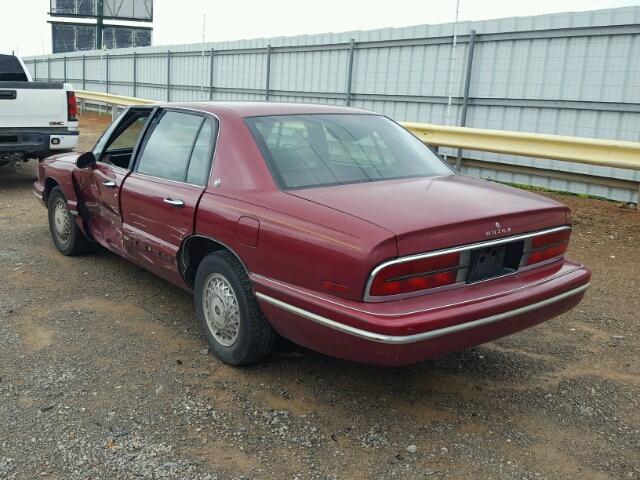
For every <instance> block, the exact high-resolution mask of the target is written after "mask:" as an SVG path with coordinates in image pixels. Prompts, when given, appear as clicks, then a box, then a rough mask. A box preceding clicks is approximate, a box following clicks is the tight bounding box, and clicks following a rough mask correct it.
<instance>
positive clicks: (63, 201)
mask: <svg viewBox="0 0 640 480" xmlns="http://www.w3.org/2000/svg"><path fill="white" fill-rule="evenodd" d="M38 173H39V179H38V181H37V182H36V183H35V185H34V190H35V194H36V196H37V197H38V198H40V199H41V200H42V201H43V202H44V204H45V205H46V206H47V208H48V211H49V226H50V229H51V235H52V236H53V241H54V243H55V245H56V247H57V248H58V250H60V252H62V253H63V254H64V255H76V254H79V253H82V252H85V251H87V250H88V249H89V248H90V247H91V245H92V244H100V245H102V246H103V247H105V248H107V249H109V250H111V251H113V252H115V253H117V254H118V255H121V256H122V257H124V258H126V259H128V260H131V261H132V262H134V263H136V264H137V265H140V266H141V267H143V268H146V269H148V270H150V271H151V272H153V273H155V274H157V275H159V276H161V277H163V278H165V279H167V280H168V281H170V282H172V283H174V284H176V285H178V286H180V287H182V288H184V289H187V290H191V291H193V292H194V294H195V304H196V311H197V315H198V318H199V320H200V322H201V323H202V326H203V329H204V332H205V334H206V337H207V340H208V342H209V344H210V346H211V349H212V350H213V352H214V353H215V354H216V355H217V356H218V357H219V358H220V359H222V360H223V361H225V362H227V363H230V364H233V365H240V364H246V363H250V362H254V361H257V360H259V359H260V358H262V357H264V356H265V355H266V354H268V353H269V351H270V350H271V349H272V347H273V344H274V341H275V339H276V336H277V334H280V335H282V336H284V337H286V338H289V339H290V340H292V341H294V342H296V343H298V344H301V345H304V346H306V347H309V348H311V349H313V350H317V351H319V352H323V353H326V354H328V355H333V356H336V357H341V358H345V359H349V360H354V361H358V362H367V363H373V364H379V365H402V364H408V363H412V362H417V361H420V360H424V359H427V358H431V357H434V356H437V355H442V354H445V353H447V352H451V351H455V350H460V349H463V348H467V347H470V346H473V345H478V344H480V343H483V342H487V341H489V340H493V339H495V338H498V337H502V336H504V335H508V334H510V333H513V332H517V331H519V330H522V329H524V328H527V327H531V326H532V325H535V324H538V323H540V322H543V321H545V320H548V319H550V318H552V317H555V316H556V315H559V314H561V313H563V312H566V311H567V310H569V309H571V308H572V307H574V306H576V305H577V304H578V302H580V300H581V299H582V297H583V295H584V292H585V290H586V289H587V287H588V286H589V278H590V273H589V271H588V270H587V269H586V268H584V267H583V266H582V265H580V264H576V263H573V262H571V261H569V260H566V259H565V258H564V253H565V251H566V249H567V244H568V242H569V236H570V234H571V226H570V214H569V210H568V209H567V207H565V206H563V205H561V204H559V203H556V202H554V201H552V200H549V199H547V198H543V197H540V196H537V195H534V194H532V193H529V192H525V191H522V190H517V189H514V188H509V187H506V186H502V185H497V184H494V183H490V182H487V181H483V180H477V179H473V178H469V177H464V176H460V175H456V174H455V173H454V172H453V171H452V170H451V169H450V168H449V166H448V165H447V164H446V163H445V162H443V161H442V160H441V159H440V158H439V157H438V156H437V155H436V154H435V153H433V152H432V151H431V150H430V149H429V148H428V147H427V146H425V145H424V144H422V143H421V142H420V141H419V140H417V139H416V138H415V137H414V136H413V135H411V134H410V133H408V132H407V131H406V130H404V129H403V128H402V127H400V126H399V125H398V124H396V123H394V122H393V121H392V120H390V119H388V118H386V117H384V116H380V115H376V114H373V113H371V112H367V111H362V110H357V109H351V108H340V107H331V106H317V105H296V104H274V103H255V104H253V103H184V104H166V105H155V106H145V107H134V108H130V109H129V110H127V111H125V112H124V113H123V114H122V115H120V117H119V118H118V119H117V120H116V121H114V122H113V123H112V124H111V126H109V128H108V129H107V131H106V132H105V133H104V134H103V136H102V138H100V140H99V141H98V143H97V144H96V146H95V147H94V148H93V150H92V151H90V152H87V153H83V154H78V153H71V154H63V155H57V156H54V157H50V158H48V159H46V160H45V161H43V162H42V163H41V164H40V167H39V172H38ZM276 332H277V333H276Z"/></svg>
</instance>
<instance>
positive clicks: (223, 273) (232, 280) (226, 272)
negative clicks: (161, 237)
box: [194, 251, 277, 365]
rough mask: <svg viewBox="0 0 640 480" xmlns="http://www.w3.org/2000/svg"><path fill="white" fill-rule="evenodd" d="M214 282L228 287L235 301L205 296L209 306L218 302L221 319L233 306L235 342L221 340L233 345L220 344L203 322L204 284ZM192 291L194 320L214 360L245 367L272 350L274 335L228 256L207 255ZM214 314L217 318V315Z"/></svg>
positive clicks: (245, 280) (242, 272)
mask: <svg viewBox="0 0 640 480" xmlns="http://www.w3.org/2000/svg"><path fill="white" fill-rule="evenodd" d="M216 280H217V281H218V282H219V283H221V284H222V285H223V286H224V288H228V287H230V288H231V290H232V292H233V294H234V295H235V302H234V299H233V298H232V297H230V296H229V295H227V296H225V300H223V299H222V297H220V296H215V298H214V299H212V300H211V298H212V297H211V296H209V298H210V303H211V304H215V302H221V304H220V303H219V304H218V305H220V306H221V307H223V310H224V312H223V314H222V315H221V318H222V319H226V318H227V316H228V315H229V314H228V313H227V312H229V311H230V310H231V309H235V308H236V306H237V310H238V312H239V315H237V317H239V322H238V323H239V328H238V329H237V330H236V331H237V333H236V335H235V340H233V338H228V339H223V340H226V341H227V342H233V343H231V344H228V345H225V344H224V343H221V341H220V340H219V339H217V338H216V336H215V335H214V331H213V329H212V328H213V327H211V326H210V325H209V323H208V322H207V314H206V313H205V305H204V299H205V288H207V284H209V285H211V282H214V281H216ZM224 282H226V284H225V283H224ZM194 290H195V295H194V296H195V303H196V311H197V314H198V320H199V321H200V324H201V325H202V329H203V330H204V333H205V336H206V338H207V342H208V343H209V347H210V348H211V351H212V352H213V354H214V355H215V356H216V357H218V358H219V359H220V360H222V361H223V362H225V363H228V364H230V365H247V364H250V363H255V362H257V361H259V360H261V359H262V358H264V357H265V356H267V355H268V354H269V353H270V352H271V351H272V350H273V346H274V344H275V341H276V338H277V334H276V332H275V331H274V330H273V328H272V327H271V325H270V324H269V322H268V321H267V319H266V317H265V316H264V314H263V313H262V310H260V306H259V305H258V301H257V300H256V297H255V295H254V294H253V291H252V289H251V284H250V282H249V277H248V276H247V272H246V271H245V270H244V268H243V266H242V264H240V262H239V261H238V259H236V258H235V257H234V256H233V255H232V254H231V253H229V252H227V251H220V252H216V253H211V254H209V255H207V256H206V257H205V258H204V259H203V260H202V262H200V265H199V266H198V271H197V273H196V281H195V288H194ZM229 299H230V300H229ZM229 304H231V306H229ZM209 312H210V313H209V314H208V315H209V316H210V317H211V318H213V315H214V314H213V311H212V310H209ZM217 313H218V315H220V312H217ZM222 321H225V320H222ZM218 335H219V333H218Z"/></svg>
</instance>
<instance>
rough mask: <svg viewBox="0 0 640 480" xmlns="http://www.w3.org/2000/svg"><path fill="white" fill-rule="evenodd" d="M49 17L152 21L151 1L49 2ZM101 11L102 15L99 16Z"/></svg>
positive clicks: (71, 0)
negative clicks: (99, 17)
mask: <svg viewBox="0 0 640 480" xmlns="http://www.w3.org/2000/svg"><path fill="white" fill-rule="evenodd" d="M50 2H51V3H50V11H49V14H50V15H51V16H54V17H55V16H58V17H83V18H97V17H98V16H102V18H104V19H106V20H131V21H137V22H151V21H153V0H50ZM101 9H102V15H99V13H100V10H101Z"/></svg>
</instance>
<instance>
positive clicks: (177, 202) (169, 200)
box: [163, 198, 184, 207]
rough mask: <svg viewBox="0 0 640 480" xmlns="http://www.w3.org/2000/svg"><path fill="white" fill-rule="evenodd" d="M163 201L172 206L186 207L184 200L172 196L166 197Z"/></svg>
mask: <svg viewBox="0 0 640 480" xmlns="http://www.w3.org/2000/svg"><path fill="white" fill-rule="evenodd" d="M163 202H164V203H168V204H169V205H171V206H172V207H184V202H183V201H182V200H173V199H172V198H165V199H164V200H163Z"/></svg>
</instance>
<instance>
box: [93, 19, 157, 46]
mask: <svg viewBox="0 0 640 480" xmlns="http://www.w3.org/2000/svg"><path fill="white" fill-rule="evenodd" d="M152 31H153V30H152V29H151V28H143V27H124V26H111V25H110V26H105V27H104V28H103V29H102V46H103V48H107V49H109V50H110V49H112V48H130V47H148V46H150V45H151V32H152Z"/></svg>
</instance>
